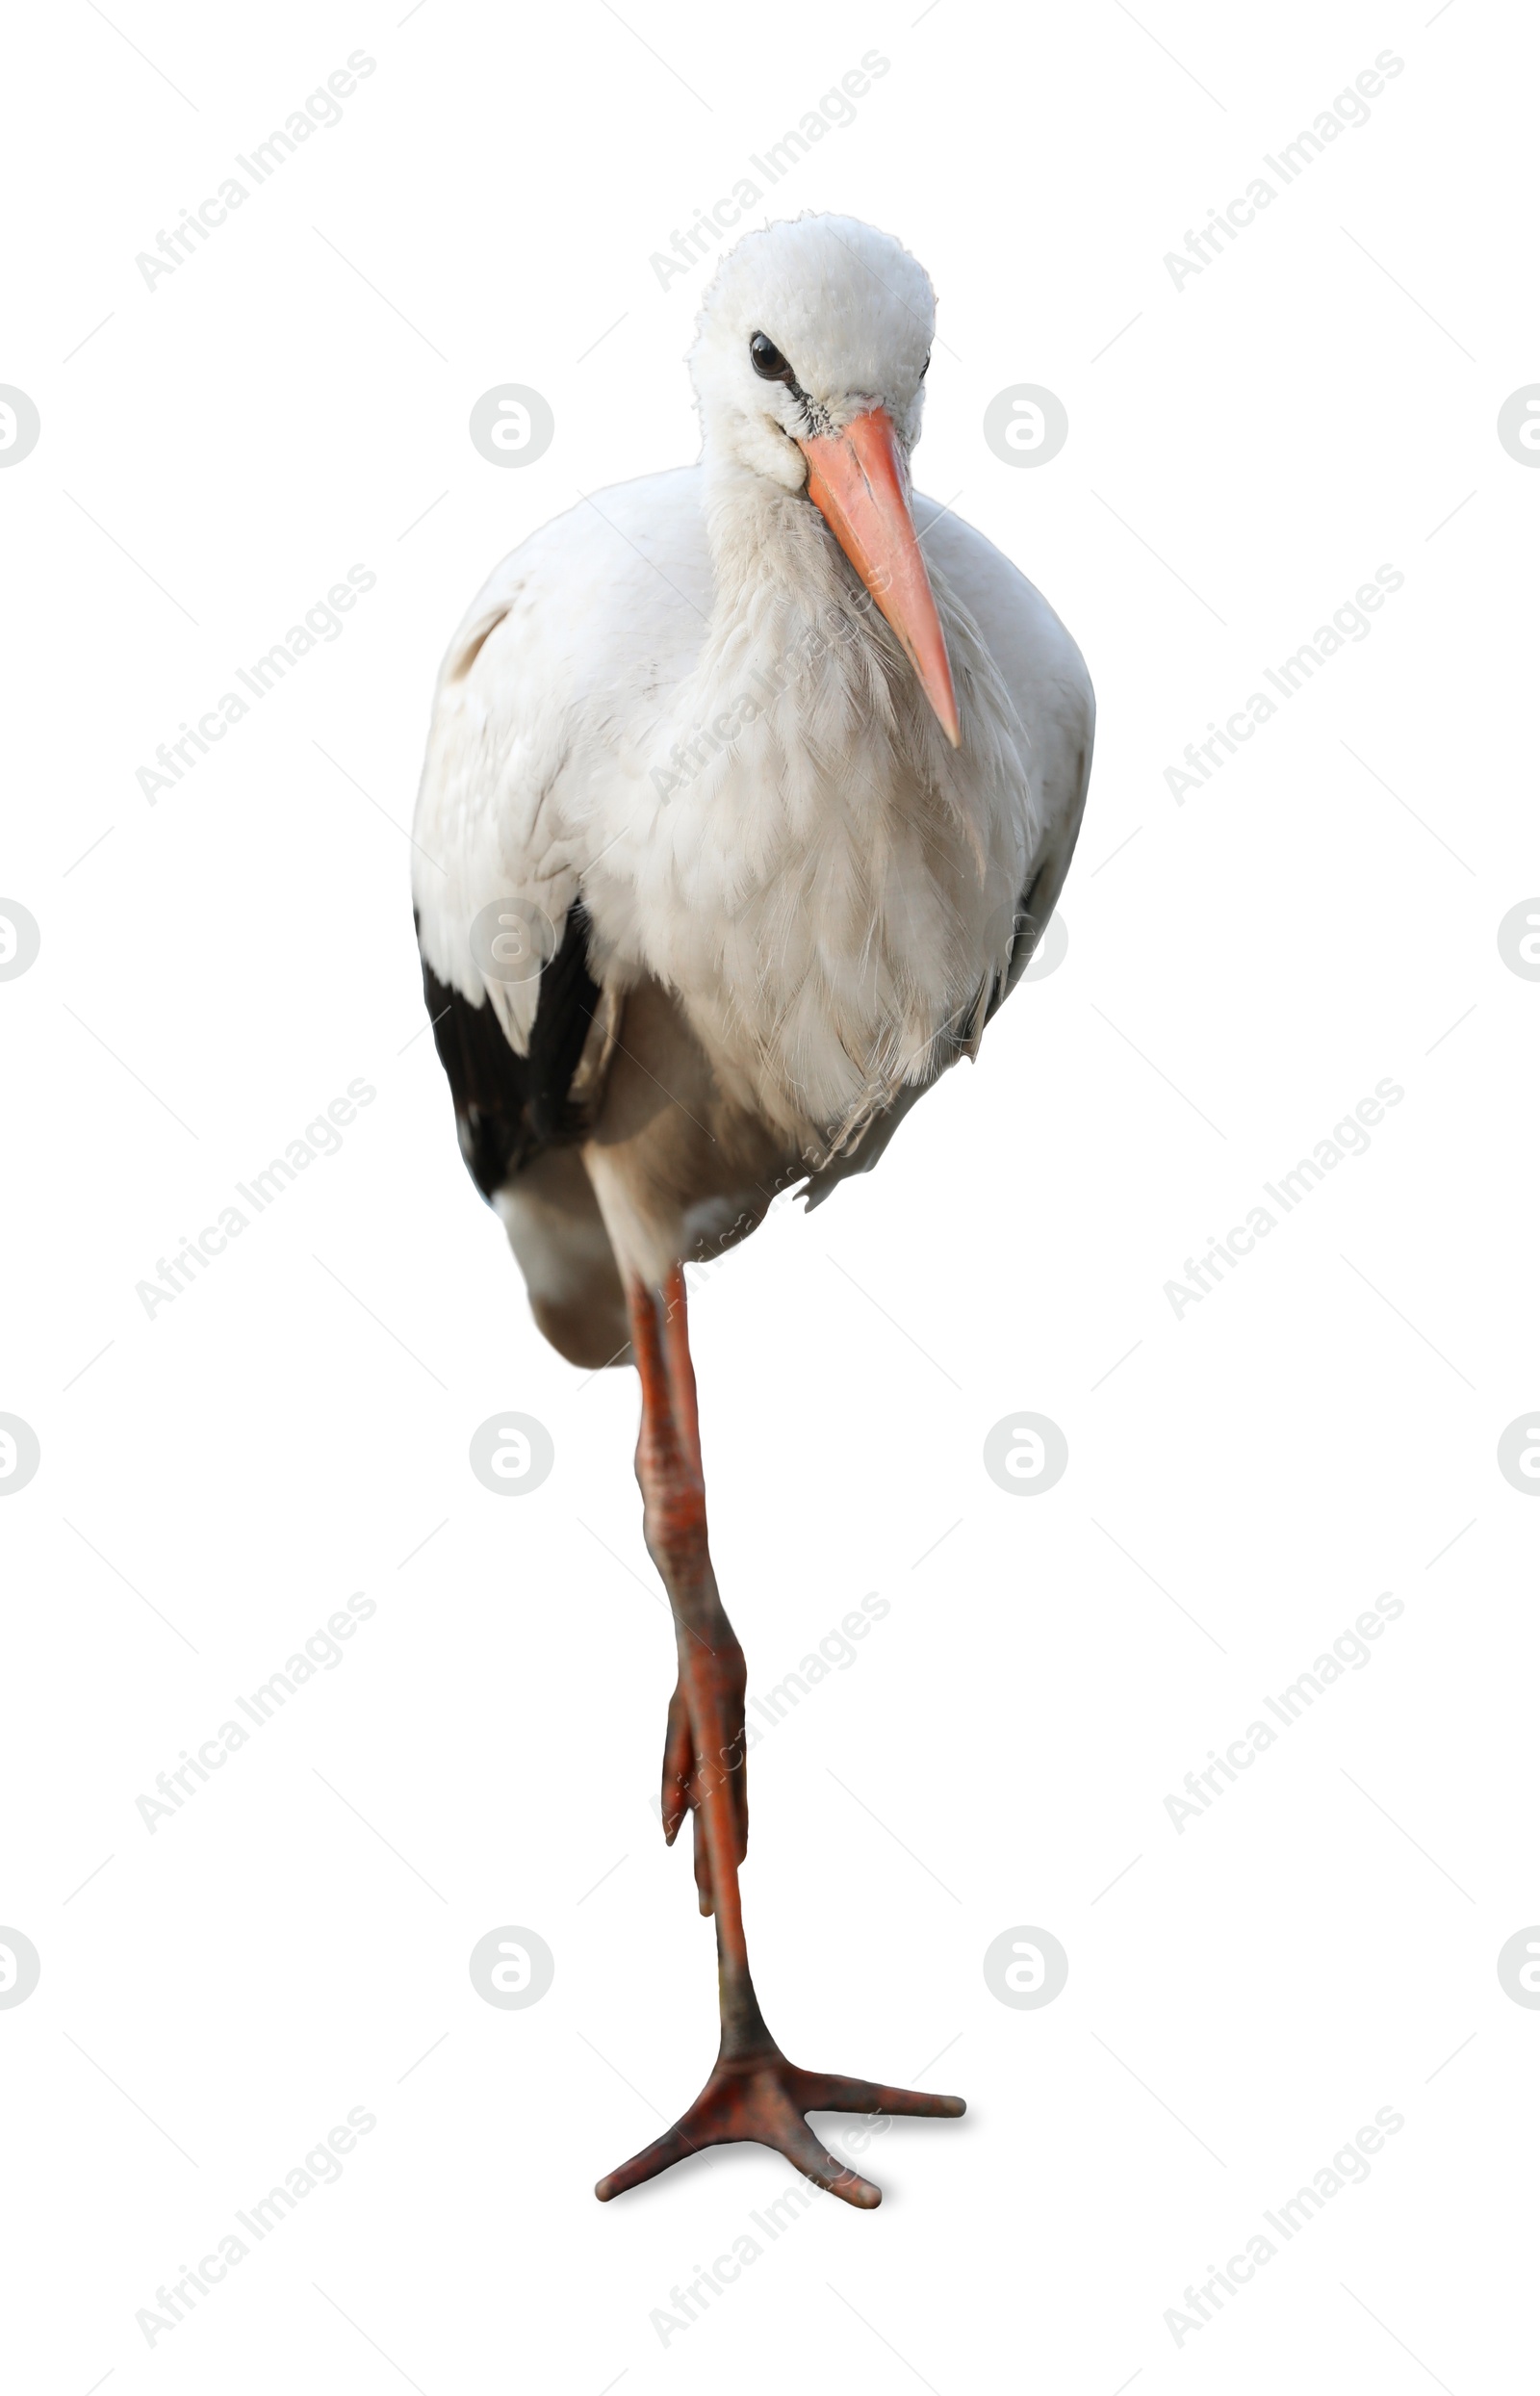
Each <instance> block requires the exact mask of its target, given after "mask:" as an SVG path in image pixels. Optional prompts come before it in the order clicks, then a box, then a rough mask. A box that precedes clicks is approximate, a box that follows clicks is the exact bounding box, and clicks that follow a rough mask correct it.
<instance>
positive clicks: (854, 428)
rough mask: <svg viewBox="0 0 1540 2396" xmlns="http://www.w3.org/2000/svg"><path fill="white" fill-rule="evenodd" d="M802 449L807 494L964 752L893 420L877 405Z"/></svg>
mask: <svg viewBox="0 0 1540 2396" xmlns="http://www.w3.org/2000/svg"><path fill="white" fill-rule="evenodd" d="M797 446H798V448H799V449H800V450H801V451H802V453H803V455H804V456H805V457H806V459H807V461H808V497H809V499H810V500H811V502H812V503H813V505H814V506H815V507H816V508H817V509H818V510H819V511H820V513H821V514H822V516H823V517H824V520H825V522H826V523H827V524H828V527H829V529H830V531H831V532H832V533H833V534H834V538H835V540H836V541H837V542H838V543H839V546H840V548H841V549H842V550H843V551H844V553H845V555H846V556H847V557H848V558H849V559H850V562H851V564H852V565H853V566H854V567H855V569H856V572H857V573H858V574H859V575H860V579H861V580H862V581H863V582H864V583H865V585H866V588H867V590H868V591H869V592H870V593H871V595H872V597H873V599H875V601H876V602H877V605H878V606H879V607H880V608H881V609H882V611H883V613H884V615H885V616H886V618H887V621H888V623H889V624H890V625H891V626H892V628H893V630H894V631H895V632H896V633H897V634H898V637H899V640H900V641H901V642H902V644H903V648H904V654H905V656H906V657H908V659H909V661H910V663H911V666H912V667H913V668H914V671H915V673H916V675H917V676H918V677H919V685H920V688H921V690H923V691H924V693H925V696H926V698H927V699H928V700H929V701H930V703H931V706H932V708H934V709H935V711H936V716H937V722H938V723H939V725H940V727H941V730H942V731H943V732H944V733H945V734H946V736H947V738H948V740H949V741H950V742H951V743H952V746H953V748H954V749H956V748H959V747H960V746H961V745H962V740H963V731H962V726H961V725H960V723H959V721H958V712H957V692H956V691H955V689H954V688H953V686H952V661H951V659H950V658H949V657H948V656H947V654H946V635H945V633H944V632H943V631H942V630H941V619H940V617H939V616H938V615H937V612H936V598H935V594H934V593H933V591H932V589H931V578H930V576H929V575H928V574H927V573H926V571H925V559H924V558H923V556H922V555H921V554H920V545H919V542H918V540H917V539H916V538H915V534H914V520H913V518H912V517H911V514H910V512H909V498H908V495H907V493H906V491H905V489H904V477H903V473H902V470H901V468H900V466H899V461H898V445H897V441H896V439H895V437H894V433H893V420H892V418H891V417H890V416H889V415H888V413H887V410H886V408H881V407H874V408H873V409H872V410H871V411H870V412H869V414H867V415H865V416H858V417H857V419H856V421H855V423H854V424H853V425H850V426H849V428H848V429H847V430H846V431H844V432H842V433H836V434H834V435H832V436H826V435H820V436H818V437H817V438H815V439H813V440H810V441H800V442H799V443H798V444H797Z"/></svg>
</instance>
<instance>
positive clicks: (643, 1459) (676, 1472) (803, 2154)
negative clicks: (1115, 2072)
mask: <svg viewBox="0 0 1540 2396" xmlns="http://www.w3.org/2000/svg"><path fill="white" fill-rule="evenodd" d="M628 1299H629V1307H630V1321H631V1341H632V1348H633V1353H634V1354H635V1357H636V1363H637V1368H638V1370H639V1372H640V1375H641V1381H642V1429H641V1436H640V1439H639V1440H638V1443H637V1449H636V1478H637V1480H638V1481H640V1483H641V1488H642V1503H643V1521H644V1527H645V1530H646V1534H647V1545H648V1549H649V1552H650V1553H651V1555H652V1558H653V1560H654V1562H655V1564H656V1566H657V1569H658V1572H659V1574H660V1575H661V1577H662V1580H663V1584H664V1586H665V1588H666V1589H667V1591H668V1597H669V1604H670V1606H671V1608H672V1610H673V1614H674V1627H675V1636H676V1640H677V1643H678V1647H679V1663H680V1677H679V1685H678V1687H677V1688H676V1689H675V1692H674V1699H673V1703H672V1704H671V1706H670V1709H669V1727H668V1738H667V1741H666V1745H665V1750H664V1758H663V1828H664V1835H665V1837H666V1838H667V1839H668V1840H669V1842H670V1843H671V1844H672V1842H673V1839H674V1837H675V1834H676V1833H677V1831H678V1830H679V1827H680V1823H681V1822H682V1820H683V1817H684V1815H685V1813H686V1812H689V1813H691V1814H693V1816H694V1819H695V1877H696V1886H697V1890H698V1893H699V1896H700V1904H701V1910H702V1912H703V1913H709V1914H712V1915H714V1917H715V1921H716V1950H717V1982H718V1990H719V1995H720V2004H721V2018H722V2042H721V2046H720V2048H719V2050H718V2053H717V2059H716V2063H715V2066H714V2068H713V2070H712V2073H711V2076H710V2078H709V2079H708V2080H707V2081H706V2086H705V2087H704V2088H703V2089H702V2091H701V2094H700V2095H699V2096H698V2097H697V2098H696V2100H695V2101H694V2103H693V2104H692V2105H691V2106H690V2107H689V2108H688V2110H687V2111H686V2112H685V2113H683V2114H682V2115H681V2116H680V2119H679V2121H678V2122H676V2123H675V2125H674V2126H673V2128H672V2129H670V2130H666V2131H665V2132H664V2134H663V2136H662V2137H661V2138H655V2140H654V2141H653V2144H652V2145H651V2146H650V2147H644V2148H643V2150H642V2151H641V2153H640V2154H634V2155H632V2157H631V2159H630V2161H629V2163H623V2164H622V2165H621V2166H620V2169H619V2170H618V2171H614V2172H611V2173H609V2174H608V2175H607V2177H605V2178H603V2179H602V2180H601V2181H600V2182H599V2185H598V2187H597V2188H596V2189H595V2191H594V2193H595V2195H596V2196H597V2197H599V2198H600V2199H601V2200H607V2199H609V2198H610V2197H618V2196H620V2195H622V2194H623V2193H624V2192H625V2190H626V2189H628V2188H634V2187H636V2186H638V2185H639V2183H640V2182H641V2181H642V2180H644V2179H652V2178H653V2177H655V2175H656V2174H657V2173H659V2172H662V2171H666V2170H667V2169H668V2167H669V2165H670V2164H671V2163H678V2162H680V2161H681V2160H682V2159H683V2157H684V2156H686V2155H689V2154H695V2153H698V2152H699V2151H700V2150H701V2149H702V2148H705V2147H716V2146H728V2145H732V2144H733V2143H734V2142H736V2141H739V2140H752V2141H755V2142H757V2144H758V2145H760V2146H763V2147H771V2148H773V2149H775V2150H776V2151H777V2152H779V2153H781V2154H783V2155H784V2156H785V2157H786V2159H787V2161H788V2162H791V2163H794V2164H795V2165H796V2166H797V2169H798V2170H799V2171H800V2172H803V2173H805V2174H806V2176H807V2177H808V2178H809V2179H811V2180H814V2181H816V2183H817V2184H818V2186H819V2187H821V2188H827V2189H828V2190H829V2192H830V2194H831V2195H833V2196H836V2197H841V2198H843V2200H844V2202H845V2203H847V2204H855V2205H860V2206H862V2207H869V2206H871V2205H874V2204H880V2203H882V2190H881V2189H880V2188H877V2187H875V2186H874V2185H873V2183H872V2182H871V2181H870V2180H869V2179H862V2178H861V2177H860V2173H859V2172H854V2171H852V2170H851V2169H850V2167H849V2165H848V2164H843V2163H840V2162H839V2161H837V2160H836V2158H835V2157H834V2155H832V2154H830V2153H829V2151H827V2149H826V2148H825V2147H824V2146H823V2145H822V2143H821V2142H820V2141H819V2139H818V2138H817V2137H815V2135H814V2134H813V2132H812V2130H811V2129H809V2126H808V2123H807V2120H806V2116H807V2115H808V2114H809V2113H814V2112H820V2113H865V2114H877V2113H883V2114H900V2113H905V2114H938V2115H946V2116H950V2117H955V2116H956V2115H958V2114H960V2113H962V2112H963V2111H964V2110H965V2108H964V2105H963V2100H962V2098H961V2097H932V2096H924V2095H921V2094H919V2093H918V2092H917V2091H915V2090H912V2089H907V2088H887V2087H884V2086H883V2085H882V2084H880V2083H879V2082H877V2081H875V2080H860V2079H847V2078H844V2077H841V2076H839V2075H837V2074H829V2073H824V2072H804V2071H802V2070H800V2069H799V2068H798V2066H797V2065H796V2064H793V2063H788V2062H787V2060H786V2058H785V2056H784V2055H783V2053H782V2052H781V2049H780V2048H779V2047H778V2046H777V2045H776V2042H775V2040H774V2039H773V2038H772V2037H771V2035H770V2032H769V2030H768V2029H767V2028H766V2026H765V2021H764V2016H763V2015H762V2014H761V2013H760V2011H759V2002H758V1998H757V1997H756V1995H755V1991H754V1981H753V1979H752V1977H751V1975H750V1971H749V1949H748V1944H747V1942H746V1940H745V1938H744V1931H743V1910H742V1906H741V1903H740V1900H739V1894H738V1866H739V1865H740V1864H741V1863H742V1861H743V1859H744V1855H745V1853H746V1851H747V1848H748V1839H749V1810H748V1796H747V1780H746V1773H745V1768H744V1668H743V1651H742V1650H741V1648H740V1647H739V1645H738V1642H737V1640H736V1639H735V1637H734V1636H733V1634H732V1624H731V1623H730V1622H729V1620H728V1618H727V1614H726V1613H725V1611H724V1610H723V1606H722V1600H721V1598H720V1596H719V1595H718V1593H717V1585H716V1577H715V1575H714V1573H713V1572H712V1570H711V1559H710V1555H709V1552H708V1550H707V1547H706V1483H705V1479H704V1476H703V1473H702V1469H701V1444H700V1432H699V1428H698V1421H697V1414H696V1401H695V1372H694V1367H693V1366H692V1364H691V1361H690V1349H689V1334H688V1327H687V1321H686V1315H685V1303H684V1275H683V1271H682V1269H681V1268H680V1267H679V1266H676V1267H675V1268H674V1270H673V1272H672V1273H671V1274H670V1275H669V1277H668V1279H667V1281H666V1282H665V1283H664V1285H663V1286H662V1288H661V1289H659V1290H653V1289H649V1288H647V1287H645V1286H644V1285H643V1284H642V1283H640V1282H637V1281H632V1282H631V1283H630V1285H629V1290H628Z"/></svg>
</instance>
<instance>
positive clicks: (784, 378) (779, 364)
mask: <svg viewBox="0 0 1540 2396" xmlns="http://www.w3.org/2000/svg"><path fill="white" fill-rule="evenodd" d="M749 355H750V357H751V358H752V360H753V361H754V371H755V373H756V374H761V375H762V376H763V377H764V379H765V381H766V382H767V383H785V384H786V385H787V386H788V387H790V388H795V385H796V376H795V375H794V374H792V371H791V369H790V367H789V366H788V365H787V363H786V361H785V359H784V358H783V356H782V354H781V352H780V350H779V349H778V348H776V345H775V343H774V342H773V341H772V340H771V339H770V337H769V335H768V334H767V333H753V334H751V335H750V338H749Z"/></svg>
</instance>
